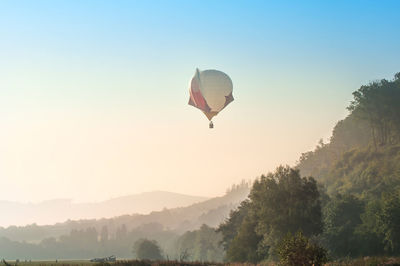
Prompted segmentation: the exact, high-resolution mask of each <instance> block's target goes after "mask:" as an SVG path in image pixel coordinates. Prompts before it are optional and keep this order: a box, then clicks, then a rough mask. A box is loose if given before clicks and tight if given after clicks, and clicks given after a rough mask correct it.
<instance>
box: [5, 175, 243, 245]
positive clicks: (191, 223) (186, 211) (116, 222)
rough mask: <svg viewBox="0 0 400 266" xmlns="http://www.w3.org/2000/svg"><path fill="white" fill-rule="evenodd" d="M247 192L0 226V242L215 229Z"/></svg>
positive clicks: (234, 189)
mask: <svg viewBox="0 0 400 266" xmlns="http://www.w3.org/2000/svg"><path fill="white" fill-rule="evenodd" d="M249 192H250V184H249V183H242V184H240V185H236V186H233V187H232V189H230V190H228V191H227V193H226V194H225V195H224V196H221V197H215V198H211V199H208V200H205V201H200V202H197V203H193V204H191V205H189V206H186V207H177V208H170V209H162V210H159V211H153V212H151V213H149V214H129V215H128V214H125V215H120V216H115V217H113V218H101V219H79V220H72V219H68V220H67V221H65V222H62V223H56V224H53V225H37V224H35V223H33V224H30V225H26V226H9V227H7V228H4V227H0V239H1V237H5V238H7V239H10V240H13V241H26V242H35V243H37V242H40V241H41V240H43V239H45V238H50V237H54V238H58V237H60V236H62V235H69V234H70V233H71V231H73V230H86V229H88V228H94V229H95V230H96V231H97V232H101V231H102V228H103V227H107V228H108V234H109V236H110V237H111V238H112V237H115V235H116V234H118V231H119V230H121V228H123V227H124V228H126V230H128V231H131V230H138V231H141V232H147V233H157V232H163V231H170V232H174V234H182V233H184V232H186V231H187V230H195V229H198V228H200V226H201V225H202V224H206V225H209V226H212V227H216V226H218V225H219V224H220V223H221V222H223V221H224V220H225V219H226V218H227V217H228V216H229V213H230V211H231V210H232V209H235V208H236V207H237V206H238V205H239V204H240V202H242V201H243V200H245V199H246V198H247V196H248V194H249ZM62 211H64V210H63V209H60V210H58V212H62ZM160 230H161V231H160Z"/></svg>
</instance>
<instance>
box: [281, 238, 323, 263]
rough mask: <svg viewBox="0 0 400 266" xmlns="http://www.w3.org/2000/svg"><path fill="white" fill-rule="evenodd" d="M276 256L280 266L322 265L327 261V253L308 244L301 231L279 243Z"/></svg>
mask: <svg viewBox="0 0 400 266" xmlns="http://www.w3.org/2000/svg"><path fill="white" fill-rule="evenodd" d="M277 254H278V256H279V263H280V264H281V265H293V266H299V265H303V266H306V265H323V264H324V263H326V262H327V261H328V257H327V251H326V250H325V249H324V248H323V247H320V246H318V245H317V244H315V243H312V242H310V240H309V239H308V238H307V237H305V236H304V235H303V233H302V232H301V231H299V232H297V233H296V234H295V235H291V234H290V233H289V234H287V235H286V237H285V238H283V239H282V241H281V242H280V243H279V245H278V247H277Z"/></svg>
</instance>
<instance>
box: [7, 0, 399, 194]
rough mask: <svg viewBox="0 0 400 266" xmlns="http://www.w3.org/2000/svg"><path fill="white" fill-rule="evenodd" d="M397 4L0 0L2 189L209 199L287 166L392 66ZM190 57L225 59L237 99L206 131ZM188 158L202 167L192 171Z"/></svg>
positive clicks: (395, 63) (218, 65) (197, 62)
mask: <svg viewBox="0 0 400 266" xmlns="http://www.w3.org/2000/svg"><path fill="white" fill-rule="evenodd" d="M399 7H400V2H399V1H296V2H294V1H1V2H0V111H1V112H2V115H1V116H0V122H1V124H2V125H3V131H2V133H0V134H1V135H0V137H1V138H0V144H1V147H2V148H3V151H4V152H3V155H2V156H3V157H1V158H0V166H1V167H0V169H2V170H0V175H1V176H2V179H1V180H0V185H1V186H3V187H4V186H6V187H9V188H10V189H9V190H8V191H9V193H8V194H7V193H5V194H3V195H2V197H3V198H2V199H9V200H14V199H21V198H22V199H23V200H25V201H30V200H33V201H35V200H43V199H47V198H54V197H71V198H74V199H77V200H82V201H83V200H100V199H104V198H107V197H111V196H118V195H122V194H130V193H134V192H135V193H136V192H143V191H149V190H154V189H162V190H171V191H176V192H187V193H190V194H198V195H206V196H213V195H220V194H221V193H223V192H224V191H225V189H226V188H227V187H229V186H230V185H231V184H232V183H234V182H239V181H240V180H241V179H249V178H254V177H256V176H258V175H260V174H262V173H266V172H267V171H271V170H273V169H274V168H275V167H276V166H278V165H279V164H286V163H288V164H294V163H295V161H296V159H297V158H298V157H299V155H300V154H301V152H305V151H307V150H309V149H312V148H313V147H314V146H315V144H316V143H317V142H318V139H319V138H320V137H323V138H325V139H327V138H328V137H329V136H330V132H331V130H332V128H333V126H334V124H335V123H336V122H337V121H338V120H339V119H343V118H344V117H345V115H346V110H345V107H346V106H347V105H348V104H349V101H350V100H351V97H352V96H351V93H352V92H353V91H354V90H356V89H357V88H359V87H360V86H361V85H362V84H366V83H368V82H369V81H372V80H375V79H380V78H388V79H390V78H392V77H393V75H394V74H395V73H396V72H399V71H400V53H399V52H398V48H399V47H400V35H399V34H398V31H399V28H400V20H399V19H398V10H399ZM196 67H199V68H200V69H209V68H213V69H219V70H222V71H224V72H226V73H228V74H229V75H230V76H231V78H232V80H233V84H234V96H235V102H234V103H232V104H231V105H230V106H229V108H227V109H226V110H224V111H223V112H222V113H221V114H220V115H218V117H216V119H215V122H216V123H215V124H216V128H215V130H214V131H211V132H210V131H209V130H208V128H207V120H206V119H205V117H204V116H203V115H202V114H201V113H200V112H198V110H196V109H194V108H191V107H190V106H188V105H187V100H188V82H189V80H190V78H191V76H192V75H193V73H194V70H195V68H196ZM128 133H129V134H128ZM119 139H122V140H124V141H121V142H119ZM194 143H198V144H194ZM188 145H190V146H191V150H195V151H198V152H191V150H190V149H187V148H186V147H183V146H188ZM102 147H103V148H102ZM204 147H207V149H206V148H204ZM95 151H96V152H95ZM171 151H173V152H174V154H173V156H169V155H170V152H171ZM155 153H158V154H162V155H164V156H160V157H157V156H156V157H154V156H152V155H154V154H155ZM99 154H100V155H99ZM143 154H145V155H143ZM146 154H147V155H146ZM205 157H207V158H208V160H210V161H217V162H220V163H219V164H218V163H215V164H214V163H211V162H204V158H205ZM221 157H224V158H223V159H221ZM32 158H34V159H32ZM188 158H190V159H188ZM49 160H50V162H49ZM189 160H190V162H189ZM82 161H84V162H85V163H82ZM99 162H101V163H99ZM238 162H240V163H238ZM198 164H202V165H204V168H206V169H207V170H198V169H197V168H196V169H197V170H193V168H194V167H197V166H196V165H198ZM151 166H154V168H155V169H158V170H149V168H151ZM115 176H117V177H115ZM60 180H69V181H62V182H66V183H65V184H64V187H65V188H64V189H62V190H54V191H53V192H52V190H50V191H49V190H48V189H47V190H43V191H42V190H41V189H40V188H41V187H43V186H47V187H50V188H52V187H56V186H57V184H59V183H60ZM144 180H153V181H152V182H147V181H144ZM215 180H217V181H215ZM78 181H79V182H83V183H82V185H93V184H97V185H96V186H97V187H96V189H98V190H104V188H108V187H111V186H112V184H113V182H119V184H121V186H113V187H114V188H113V189H108V190H107V191H108V192H107V193H109V194H102V195H98V194H95V193H94V192H93V193H92V194H90V193H87V191H85V190H82V191H79V190H75V189H73V188H74V186H76V184H77V182H78ZM210 182H216V183H215V185H214V186H213V187H212V188H210V186H209V183H210ZM176 184H179V186H177V185H176ZM193 184H195V185H193ZM32 186H34V187H35V186H36V187H37V190H36V191H37V192H32V191H31V189H30V188H32Z"/></svg>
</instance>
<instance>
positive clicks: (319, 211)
mask: <svg viewBox="0 0 400 266" xmlns="http://www.w3.org/2000/svg"><path fill="white" fill-rule="evenodd" d="M399 103H400V73H397V74H396V75H395V76H394V78H393V79H392V80H385V79H383V80H379V81H374V82H371V83H370V84H368V85H363V86H361V87H360V88H359V89H358V90H356V91H355V92H354V93H353V100H352V101H351V102H350V104H349V106H348V111H349V114H348V116H347V117H346V118H345V119H343V120H341V121H339V122H338V123H337V124H336V126H335V127H334V129H333V131H332V136H331V138H330V140H329V141H328V143H324V141H322V140H320V141H319V143H318V145H317V146H316V148H315V149H314V150H313V151H309V152H305V153H303V154H302V155H301V156H300V158H299V160H298V162H297V164H296V165H293V166H279V167H277V168H276V170H275V171H274V172H270V173H268V174H266V175H261V176H260V177H259V178H257V179H256V180H255V181H254V182H252V184H251V185H250V184H249V183H247V182H243V183H242V184H240V185H237V186H234V187H233V188H232V189H231V190H230V191H228V192H227V195H226V196H229V195H233V194H235V193H236V195H240V197H237V198H240V201H236V203H232V202H233V201H226V202H224V204H222V203H221V204H214V205H213V208H208V209H207V212H203V213H202V216H201V215H198V216H194V215H192V216H191V217H192V220H190V219H189V218H187V219H186V225H188V223H189V224H191V225H192V226H188V227H186V229H185V227H184V226H182V225H184V224H185V219H181V220H180V221H181V222H182V223H180V227H179V228H178V227H177V226H175V227H173V224H172V223H171V224H170V226H169V225H167V224H160V223H157V222H156V221H153V220H149V222H148V223H142V224H136V225H134V224H131V225H129V226H128V227H127V226H126V225H125V224H122V223H119V224H118V225H117V226H114V227H113V228H114V229H113V232H112V233H111V232H110V227H107V225H106V224H102V225H101V226H99V224H98V223H96V222H93V223H92V224H91V226H86V227H84V226H83V225H82V224H81V225H80V227H79V228H73V227H68V230H70V231H69V233H66V231H65V230H64V231H63V233H62V234H58V235H56V236H50V235H51V230H50V229H49V228H47V229H46V230H47V233H46V236H47V237H46V238H44V239H40V240H39V239H36V240H34V241H29V242H24V241H21V239H12V238H13V235H15V234H16V233H21V231H23V230H24V227H21V228H14V233H15V234H8V235H5V233H6V232H7V229H4V228H3V229H2V230H0V234H1V235H2V238H0V252H1V254H0V256H2V257H5V258H10V259H16V258H19V259H52V258H83V259H88V258H92V257H98V256H109V255H111V254H113V255H116V256H117V257H120V258H138V259H168V260H169V259H174V260H181V261H203V262H204V261H214V262H251V263H259V262H268V261H280V262H281V263H282V264H283V265H313V264H314V265H322V264H324V263H326V262H328V261H336V260H340V259H343V258H360V257H374V256H375V257H379V256H393V257H396V256H400V104H399ZM247 195H248V197H247ZM219 200H221V199H219ZM228 202H230V203H228ZM239 202H240V204H239ZM199 206H200V205H199ZM201 206H203V207H204V206H205V205H201ZM203 207H201V208H199V209H202V208H203ZM205 209H206V208H204V209H203V210H205ZM167 211H168V210H165V211H164V213H163V215H165V214H166V212H167ZM180 211H181V214H182V215H183V214H184V213H185V212H184V211H183V209H181V210H180ZM187 212H188V211H187ZM193 212H194V210H192V213H193ZM222 212H224V214H222V215H221V213H222ZM160 213H162V212H160ZM187 215H188V214H187ZM158 217H159V218H160V220H163V219H164V218H162V217H164V216H162V215H159V216H158ZM171 217H175V218H176V217H179V212H178V211H177V210H175V211H174V215H171ZM187 217H189V216H187ZM200 217H203V220H199V219H200ZM204 217H208V218H207V219H205V218H204ZM213 217H214V218H213ZM215 217H218V218H215ZM116 219H118V218H116ZM171 219H172V218H171ZM177 219H178V218H177ZM115 221H117V220H115ZM193 221H196V222H193ZM109 224H110V223H108V225H109ZM174 224H175V225H176V224H177V222H175V223H174ZM52 228H53V229H54V228H56V227H52ZM25 229H26V227H25ZM37 229H38V230H45V229H44V228H42V227H40V226H37ZM22 256H25V257H22Z"/></svg>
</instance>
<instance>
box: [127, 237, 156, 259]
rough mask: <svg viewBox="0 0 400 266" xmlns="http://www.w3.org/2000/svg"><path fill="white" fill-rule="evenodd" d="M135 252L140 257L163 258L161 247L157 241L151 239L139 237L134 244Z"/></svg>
mask: <svg viewBox="0 0 400 266" xmlns="http://www.w3.org/2000/svg"><path fill="white" fill-rule="evenodd" d="M133 253H134V254H135V256H136V258H138V259H148V260H162V259H163V256H162V255H161V248H160V247H159V245H158V243H157V241H155V240H149V239H145V238H142V239H139V240H137V241H136V242H135V244H134V245H133Z"/></svg>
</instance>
